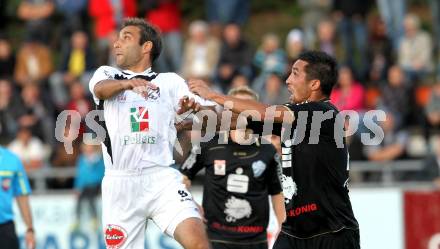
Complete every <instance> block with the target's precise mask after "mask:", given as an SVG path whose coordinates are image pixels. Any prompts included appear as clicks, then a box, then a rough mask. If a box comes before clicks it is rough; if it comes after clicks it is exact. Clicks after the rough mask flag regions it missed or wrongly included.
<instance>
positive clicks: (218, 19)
mask: <svg viewBox="0 0 440 249" xmlns="http://www.w3.org/2000/svg"><path fill="white" fill-rule="evenodd" d="M251 4H252V1H250V0H228V1H222V0H205V1H204V5H205V15H204V19H200V20H188V19H185V18H186V17H185V16H184V15H183V14H182V11H181V1H179V0H143V1H137V0H89V1H87V0H75V1H65V0H21V2H20V4H19V6H18V8H17V9H16V19H17V20H20V24H21V25H22V27H23V32H24V35H23V39H22V41H21V42H19V43H17V44H12V42H11V41H12V40H13V39H11V37H10V34H8V33H6V32H0V144H3V145H6V146H8V147H9V148H10V149H11V150H12V151H14V152H15V153H17V154H18V155H19V157H20V158H21V159H22V160H23V163H24V165H25V168H26V170H28V171H32V170H39V169H41V168H42V167H73V166H74V165H75V164H76V161H77V159H78V156H79V155H81V153H80V152H79V151H80V150H79V148H80V146H81V141H74V143H73V144H74V147H75V148H74V154H73V155H70V154H67V153H66V151H65V150H64V147H63V145H62V144H61V143H60V142H59V141H56V139H55V134H54V132H55V120H56V118H57V116H58V114H59V113H60V112H62V111H63V110H75V111H77V112H79V113H80V115H81V118H82V121H84V118H85V115H86V114H87V113H88V112H89V111H90V110H92V109H93V108H94V107H93V104H92V101H91V96H90V93H89V92H88V90H87V89H88V81H89V79H90V77H91V75H92V74H93V72H94V70H95V69H96V68H97V67H99V66H100V65H104V64H106V65H115V63H114V59H113V57H112V49H113V45H112V44H113V42H114V41H115V39H116V38H117V30H118V27H119V25H120V24H121V23H122V21H123V19H124V18H126V17H133V16H138V17H144V18H145V19H146V20H148V21H149V22H151V23H153V24H155V25H156V26H157V27H158V28H159V29H160V30H161V32H162V35H163V51H162V54H161V56H160V57H159V58H158V60H157V61H156V63H155V65H154V68H153V69H154V70H155V71H157V72H167V71H173V72H177V73H179V74H181V75H182V76H183V77H184V78H201V79H204V80H206V81H208V82H210V84H212V86H213V87H215V88H216V89H218V91H222V92H227V91H228V90H229V89H230V88H231V87H236V86H240V85H249V86H250V87H251V88H253V89H254V90H256V91H257V92H258V93H259V95H260V98H261V100H262V101H264V102H266V103H268V104H281V103H285V102H288V101H289V93H288V92H287V89H286V86H285V84H284V82H285V80H286V77H287V75H288V74H289V71H290V67H291V65H292V63H293V62H294V61H295V59H296V57H297V56H298V55H299V53H301V52H302V51H305V50H312V49H313V50H321V51H325V52H327V53H329V54H331V55H333V56H335V57H336V58H337V60H338V62H339V63H340V69H339V75H340V76H339V82H338V85H337V86H336V87H335V90H334V92H333V94H332V95H331V101H332V102H333V103H334V104H335V105H336V106H337V107H338V108H339V109H341V110H355V111H357V112H358V113H359V114H360V115H361V116H362V115H363V114H364V113H365V112H367V111H368V110H372V109H380V110H384V111H385V112H386V113H387V117H388V119H387V121H386V122H383V123H382V124H381V126H382V127H383V129H384V130H385V131H386V132H385V135H386V137H385V139H384V141H383V142H382V144H380V145H378V146H374V147H370V146H363V145H362V144H361V143H359V142H356V139H360V136H357V135H355V136H353V139H349V140H348V141H350V143H352V144H353V146H352V147H351V148H350V151H351V154H352V155H354V156H352V159H355V160H372V161H387V160H395V159H406V158H412V157H422V156H424V155H427V154H429V153H431V152H435V151H437V150H435V148H433V146H431V145H433V144H436V143H435V139H434V137H435V136H436V128H438V127H439V126H440V78H439V77H438V76H439V75H440V66H439V65H440V63H439V61H438V59H439V58H438V56H437V52H438V48H439V46H438V45H439V44H440V40H439V37H440V34H439V32H440V31H439V27H440V10H439V6H437V5H438V3H437V1H436V0H430V1H428V2H427V3H426V7H427V8H425V9H426V10H425V11H426V13H427V14H429V15H432V18H431V19H430V20H432V22H431V25H428V27H431V28H430V29H429V28H428V29H427V28H425V26H426V25H422V21H421V17H420V16H419V15H418V14H416V13H415V12H412V11H411V8H410V7H409V4H408V1H406V0H377V1H373V0H365V1H352V0H299V1H297V5H298V7H299V8H300V9H301V18H300V19H299V20H300V21H299V22H298V23H292V25H291V30H290V31H289V32H287V33H285V34H281V35H280V34H277V33H273V32H271V30H267V32H266V34H265V35H263V36H262V37H259V39H258V42H257V44H253V43H252V42H251V41H250V40H249V39H248V38H247V37H246V36H245V35H244V32H243V31H244V30H245V29H246V25H247V24H248V23H249V15H250V14H251V13H250V8H251ZM0 8H2V10H1V12H2V13H3V12H4V8H6V6H5V5H4V4H0ZM55 15H57V16H58V17H62V18H57V19H56V22H55V20H54V18H53V17H54V16H55ZM3 21H5V22H3ZM3 21H0V23H1V30H7V29H6V27H7V25H8V23H7V21H6V20H3ZM186 24H188V25H186ZM52 27H57V28H52ZM436 82H437V83H436ZM86 129H87V127H86V126H85V125H84V123H81V126H80V132H79V137H80V138H81V134H82V133H84V132H85V131H86ZM360 130H362V129H360ZM414 131H416V133H417V131H419V132H420V134H421V136H422V137H423V139H424V141H425V144H426V150H425V151H424V153H422V154H420V153H419V154H417V153H411V148H409V146H408V145H409V144H411V143H410V142H409V140H410V139H411V136H412V135H414ZM65 132H67V133H68V132H69V128H66V131H65ZM60 185H61V187H63V186H62V185H63V184H58V183H56V184H53V186H60ZM64 187H65V186H64Z"/></svg>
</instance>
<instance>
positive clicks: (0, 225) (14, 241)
mask: <svg viewBox="0 0 440 249" xmlns="http://www.w3.org/2000/svg"><path fill="white" fill-rule="evenodd" d="M0 159H1V160H0V172H2V174H1V175H0V184H1V187H2V188H1V190H2V191H0V200H1V202H0V241H1V245H2V248H7V249H19V248H20V244H19V241H18V238H17V235H16V232H15V224H14V221H13V220H14V213H13V211H12V201H13V199H14V198H15V199H16V200H17V204H18V209H19V210H20V214H21V216H22V219H23V221H24V223H25V226H26V233H25V237H24V239H25V243H26V248H27V249H35V234H34V227H33V224H32V212H31V208H30V205H29V195H30V194H31V187H30V186H29V181H28V178H27V176H26V172H25V170H24V168H23V164H22V163H21V162H20V160H19V158H17V156H16V155H14V154H13V153H11V152H10V151H8V150H7V149H5V148H3V147H1V146H0Z"/></svg>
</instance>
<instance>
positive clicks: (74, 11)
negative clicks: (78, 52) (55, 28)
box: [54, 0, 87, 51]
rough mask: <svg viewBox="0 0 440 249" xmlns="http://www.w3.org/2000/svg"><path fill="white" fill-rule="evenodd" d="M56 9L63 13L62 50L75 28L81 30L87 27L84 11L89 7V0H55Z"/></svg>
mask: <svg viewBox="0 0 440 249" xmlns="http://www.w3.org/2000/svg"><path fill="white" fill-rule="evenodd" d="M54 1H55V6H56V10H57V11H58V12H59V13H60V14H61V16H62V21H61V23H60V26H61V32H59V33H60V35H61V37H60V38H61V39H60V41H61V51H64V50H65V49H67V48H65V44H69V40H70V37H71V36H72V34H73V33H74V31H75V30H80V29H84V28H85V26H86V25H85V24H86V23H85V22H84V18H83V16H84V14H85V13H84V11H85V10H86V7H87V0H75V1H66V0H54Z"/></svg>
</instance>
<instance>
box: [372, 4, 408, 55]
mask: <svg viewBox="0 0 440 249" xmlns="http://www.w3.org/2000/svg"><path fill="white" fill-rule="evenodd" d="M376 2H377V7H378V9H379V13H380V16H381V18H382V20H383V21H384V22H385V26H386V29H385V30H386V33H387V35H388V37H390V38H391V41H392V44H393V45H392V48H394V49H396V48H398V46H399V40H400V38H401V37H402V36H403V25H402V23H403V19H404V17H405V13H406V0H377V1H376Z"/></svg>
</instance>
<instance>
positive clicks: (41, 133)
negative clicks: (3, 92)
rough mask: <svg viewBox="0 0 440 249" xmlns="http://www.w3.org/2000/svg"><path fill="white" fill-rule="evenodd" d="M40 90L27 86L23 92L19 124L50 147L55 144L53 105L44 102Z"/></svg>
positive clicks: (19, 108) (32, 85) (33, 86)
mask: <svg viewBox="0 0 440 249" xmlns="http://www.w3.org/2000/svg"><path fill="white" fill-rule="evenodd" d="M40 92H41V91H40V89H39V88H38V86H36V85H35V84H31V83H29V84H27V85H25V86H24V87H23V90H22V91H21V102H20V105H19V107H18V111H17V112H18V113H17V115H18V123H19V125H20V126H23V127H28V128H29V129H30V130H31V131H32V134H33V135H35V136H37V137H39V138H40V139H42V140H43V141H44V142H45V143H47V144H49V145H53V144H54V130H55V128H54V124H55V121H54V119H53V113H54V111H53V109H52V108H51V107H52V105H51V104H49V103H48V102H47V101H44V100H43V97H42V95H41V94H40Z"/></svg>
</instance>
